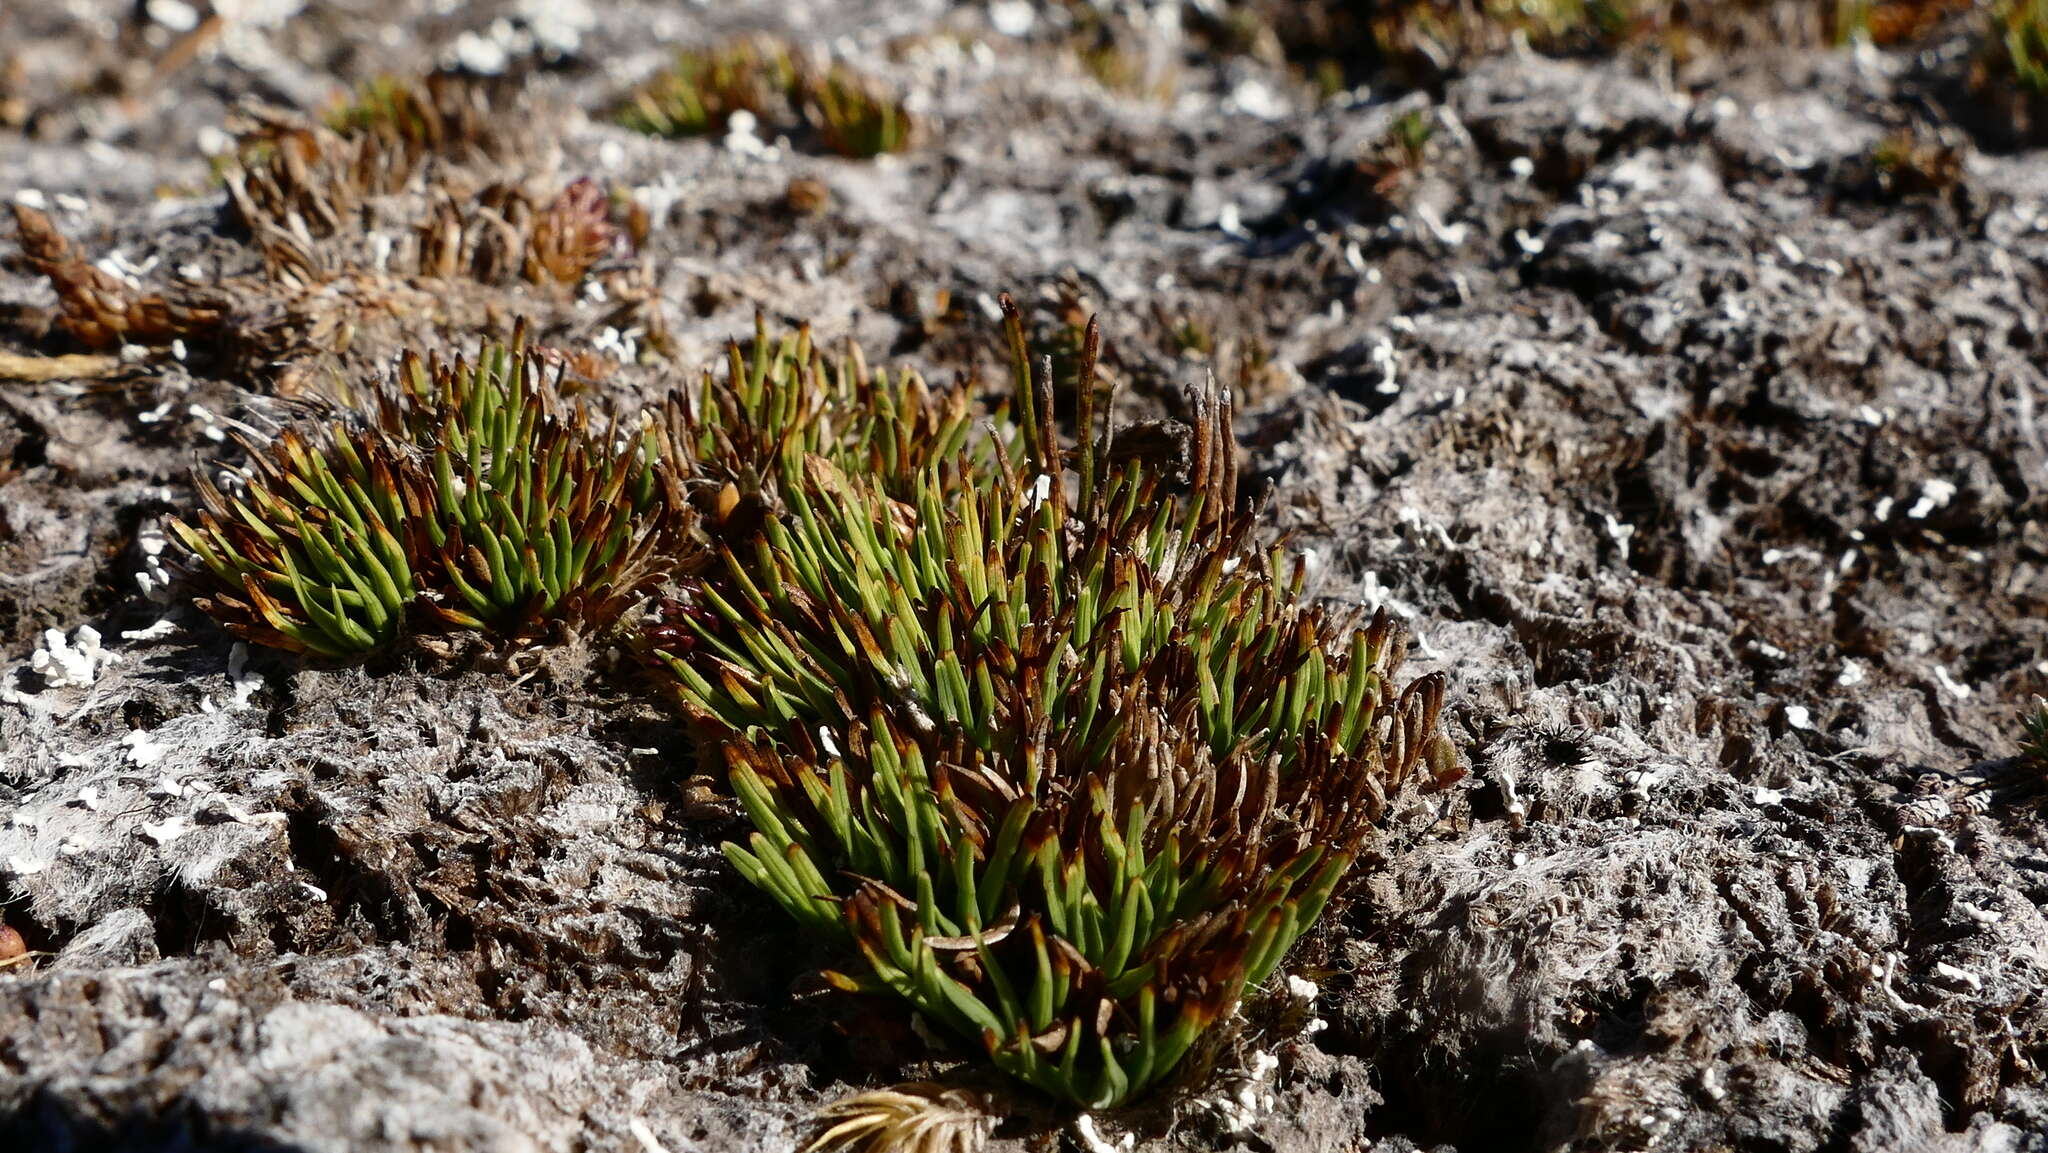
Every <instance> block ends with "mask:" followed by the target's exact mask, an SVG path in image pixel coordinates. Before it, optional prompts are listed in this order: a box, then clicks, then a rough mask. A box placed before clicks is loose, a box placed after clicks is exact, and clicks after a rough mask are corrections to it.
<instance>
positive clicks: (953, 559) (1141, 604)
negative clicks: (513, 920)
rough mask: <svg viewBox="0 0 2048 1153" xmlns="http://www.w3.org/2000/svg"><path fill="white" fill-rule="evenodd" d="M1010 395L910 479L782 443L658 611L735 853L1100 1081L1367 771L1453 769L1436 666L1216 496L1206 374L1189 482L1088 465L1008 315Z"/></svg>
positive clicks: (1268, 944)
mask: <svg viewBox="0 0 2048 1153" xmlns="http://www.w3.org/2000/svg"><path fill="white" fill-rule="evenodd" d="M1009 333H1010V340H1011V351H1012V375H1013V383H1014V389H1013V393H1014V411H1015V414H1016V416H1015V419H1014V420H1011V419H1009V418H1008V417H1007V416H1005V417H1004V418H1003V419H1001V420H999V421H998V422H997V424H996V426H995V429H994V432H993V433H992V434H991V435H990V436H989V437H987V438H986V441H985V442H984V443H981V444H979V445H976V446H974V447H973V448H970V446H969V445H968V444H962V445H960V446H959V447H958V448H956V449H954V450H952V451H948V452H934V453H931V454H929V459H928V463H926V464H925V465H924V467H923V468H922V469H921V470H920V471H919V472H918V473H917V474H916V475H915V477H914V478H913V479H912V483H910V484H909V485H908V486H907V488H906V487H901V486H900V481H901V479H902V478H901V477H900V476H899V477H897V478H896V480H897V481H898V482H899V485H898V486H897V487H895V488H894V489H893V490H892V486H891V485H890V484H887V483H884V481H883V478H880V477H877V476H875V475H871V474H869V473H868V472H866V471H864V470H863V469H861V468H859V467H855V466H851V465H850V464H849V462H848V461H847V460H846V459H843V458H842V460H839V461H834V460H830V459H827V458H825V457H822V456H817V455H809V456H806V457H805V458H804V459H803V461H802V465H801V467H800V468H799V467H797V465H796V462H795V460H794V459H793V458H788V459H785V461H784V463H785V465H786V466H787V467H786V470H785V473H784V475H783V476H782V477H781V478H780V485H781V500H782V505H783V508H784V510H785V512H786V515H784V516H781V517H778V518H770V519H768V520H766V521H765V522H764V523H763V524H762V526H761V528H760V531H759V532H758V534H757V535H755V536H754V537H753V538H752V539H751V540H750V541H747V542H743V543H742V542H730V543H721V544H720V545H719V546H718V557H719V560H718V563H717V564H716V565H714V566H713V567H712V569H711V570H710V571H709V572H708V573H706V574H705V576H704V577H703V578H702V580H701V581H699V582H697V583H695V584H693V585H692V586H691V587H690V588H689V589H688V590H687V591H686V594H685V596H684V597H683V598H682V599H681V600H679V601H677V602H675V603H672V604H671V605H670V606H669V609H668V612H667V614H666V617H665V619H664V620H663V622H662V623H661V625H660V626H659V630H658V634H657V640H658V642H660V643H664V644H666V645H667V646H668V651H669V655H668V660H667V664H668V666H669V667H670V668H671V670H672V671H673V673H674V675H675V678H676V686H677V694H678V697H679V700H680V702H681V704H682V707H683V708H684V710H685V712H686V713H687V714H688V715H689V716H690V718H691V719H692V720H693V722H694V723H695V725H696V727H697V729H698V731H699V732H700V734H701V735H702V736H703V737H704V738H705V748H706V749H707V750H709V751H710V755H711V756H712V757H713V758H714V759H715V760H717V761H719V762H722V764H723V767H724V768H725V769H726V771H727V772H728V774H729V776H730V779H731V781H732V784H733V787H734V790H735V792H736V793H737V794H738V795H739V797H740V799H741V801H742V802H743V803H744V805H745V807H746V810H747V813H748V815H749V816H750V818H751V819H752V822H753V824H754V826H755V833H754V835H753V836H752V837H751V838H750V839H749V841H748V842H747V843H746V844H744V845H730V846H728V848H727V853H728V856H729V857H730V858H731V860H732V861H733V863H734V865H735V866H736V867H737V868H738V869H739V870H740V872H741V873H742V874H743V875H745V876H746V877H747V878H748V879H749V880H750V881H751V882H753V883H754V884H755V885H757V886H758V887H760V888H761V889H763V890H764V891H765V892H767V893H768V894H769V895H770V896H771V897H772V898H774V899H775V900H776V901H777V902H778V903H779V904H781V905H782V906H783V907H784V908H785V909H786V910H787V911H788V912H789V913H790V914H791V915H792V916H794V917H796V918H797V919H798V920H799V921H800V922H802V923H803V924H805V925H806V926H808V927H811V928H814V929H816V930H818V931H819V932H820V933H821V934H824V935H826V936H827V937H828V939H834V940H838V941H840V942H842V943H843V945H845V946H846V947H848V951H849V954H850V956H851V957H852V958H854V959H856V960H857V962H858V963H857V964H854V965H850V966H847V967H846V968H845V969H844V970H842V971H840V972H837V973H835V974H834V976H833V980H834V982H835V983H836V984H838V985H839V986H840V987H842V988H844V989H848V990H855V991H864V992H886V993H890V994H894V995H897V996H900V997H902V998H904V999H906V1000H908V1001H909V1002H910V1003H911V1004H913V1005H914V1006H916V1007H917V1009H918V1010H919V1011H920V1012H922V1013H923V1014H925V1015H926V1016H927V1017H928V1018H930V1019H931V1020H933V1021H936V1022H938V1023H940V1024H942V1025H944V1026H946V1027H947V1028H948V1029H950V1030H951V1031H952V1032H953V1033H954V1034H955V1035H957V1036H961V1037H963V1038H965V1039H967V1040H968V1041H969V1042H971V1043H972V1044H974V1045H976V1046H977V1047H979V1048H980V1049H982V1050H983V1051H984V1052H985V1053H986V1054H987V1056H988V1057H989V1059H990V1060H991V1061H993V1062H994V1063H995V1064H996V1065H997V1066H998V1067H1000V1068H1002V1069H1004V1070H1005V1071H1007V1072H1008V1073H1010V1074H1012V1075H1013V1076H1015V1077H1017V1078H1019V1079H1021V1080H1023V1081H1026V1082H1028V1083H1030V1084H1033V1085H1035V1086H1038V1087H1039V1088H1041V1089H1043V1090H1045V1091H1046V1092H1048V1093H1050V1094H1052V1095H1053V1096H1055V1097H1058V1098H1061V1099H1064V1100H1067V1101H1071V1102H1075V1103H1078V1104H1082V1105H1086V1106H1090V1107H1108V1106H1114V1105H1118V1104H1122V1103H1124V1102H1126V1101H1128V1100H1130V1099H1131V1098H1133V1097H1134V1096H1136V1095H1138V1094H1140V1093H1142V1092H1143V1091H1145V1090H1146V1089H1147V1088H1149V1087H1151V1086H1153V1085H1155V1084H1156V1083H1158V1082H1159V1081H1160V1080H1161V1079H1163V1078H1165V1077H1166V1076H1168V1075H1169V1074H1170V1073H1171V1072H1172V1071H1173V1069H1174V1067H1175V1066H1176V1064H1177V1063H1178V1062H1179V1061H1180V1060H1181V1058H1182V1057H1184V1056H1185V1055H1186V1053H1187V1052H1188V1051H1189V1050H1190V1048H1191V1047H1192V1046H1193V1045H1195V1043H1196V1042H1197V1041H1198V1040H1199V1039H1200V1038H1201V1037H1202V1036H1203V1034H1204V1033H1205V1032H1206V1031H1208V1030H1209V1029H1210V1027H1211V1026H1213V1025H1214V1024H1215V1023H1216V1022H1218V1021H1220V1020H1222V1019H1224V1018H1226V1017H1227V1016H1228V1015H1229V1014H1230V1012H1231V1011H1232V1010H1233V1009H1234V1007H1235V1006H1236V1004H1237V1002H1238V1001H1239V999H1240V998H1241V997H1242V996H1244V994H1245V992H1246V991H1247V990H1248V989H1250V988H1255V987H1257V986H1258V985H1259V984H1260V983H1262V982H1263V981H1265V980H1266V979H1267V977H1269V976H1270V975H1271V974H1272V973H1273V972H1274V970H1275V968H1276V967H1277V966H1278V964H1279V962H1280V961H1281V959H1282V958H1283V957H1284V955H1285V954H1286V952H1287V949H1288V948H1289V946H1291V945H1292V944H1293V943H1294V941H1295V940H1296V939H1298V937H1299V936H1300V935H1301V933H1302V932H1304V931H1305V930H1306V929H1307V928H1308V927H1309V925H1310V924H1311V923H1312V922H1313V921H1314V920H1315V918H1316V916H1317V915H1318V913H1319V912H1320V911H1321V909H1322V908H1323V906H1324V904H1325V903H1326V902H1327V901H1328V900H1329V898H1330V897H1331V896H1332V894H1333V893H1334V892H1335V891H1336V890H1337V889H1338V887H1339V885H1340V884H1341V882H1342V880H1343V877H1344V874H1345V872H1346V870H1347V869H1348V868H1349V866H1350V865H1351V863H1352V862H1353V861H1354V860H1355V859H1356V857H1357V854H1358V853H1359V851H1360V848H1361V846H1362V845H1363V843H1364V841H1365V839H1366V838H1367V836H1368V835H1369V834H1370V832H1371V830H1372V828H1373V827H1374V825H1375V824H1376V823H1377V822H1378V821H1379V820H1380V819H1381V818H1382V817H1383V816H1384V814H1385V812H1386V809H1387V804H1388V800H1389V797H1390V796H1391V794H1393V793H1394V792H1395V791H1396V790H1397V789H1398V788H1399V787H1400V786H1401V785H1402V784H1404V783H1405V782H1407V781H1408V780H1410V779H1411V778H1414V777H1418V776H1421V777H1428V778H1438V777H1444V776H1449V775H1451V774H1453V773H1454V772H1455V758H1454V755H1453V754H1452V753H1451V750H1450V748H1449V745H1448V744H1447V742H1445V741H1444V739H1443V738H1442V736H1441V735H1440V734H1439V733H1438V730H1437V713H1438V709H1439V707H1440V704H1441V700H1442V684H1441V681H1440V679H1438V678H1436V677H1426V678H1423V679H1421V680H1418V681H1415V682H1413V683H1411V684H1410V685H1409V686H1408V687H1407V688H1406V689H1404V690H1399V691H1397V690H1396V687H1395V684H1394V677H1395V673H1396V670H1397V668H1398V666H1399V664H1400V663H1401V658H1402V651H1403V642H1402V640H1401V638H1400V637H1399V636H1397V634H1396V632H1395V630H1394V628H1393V627H1392V625H1391V624H1390V622H1389V621H1388V620H1387V619H1386V618H1385V617H1384V616H1383V615H1382V616H1377V617H1375V618H1374V619H1373V620H1371V621H1370V622H1365V621H1361V620H1358V619H1355V618H1354V617H1352V616H1349V615H1344V614H1336V613H1333V612H1331V611H1329V610H1327V609H1325V608H1322V607H1319V606H1315V605H1311V604H1309V603H1307V602H1306V601H1305V600H1303V598H1302V596H1301V583H1302V568H1301V565H1300V563H1299V561H1290V560H1289V559H1288V558H1287V557H1286V556H1285V554H1284V553H1281V552H1277V551H1269V550H1265V549H1262V548H1260V547H1259V546H1258V545H1257V543H1256V541H1255V539H1254V537H1255V528H1256V526H1255V524H1254V522H1253V519H1252V518H1251V517H1250V516H1249V515H1248V514H1246V513H1245V512H1244V511H1243V510H1242V509H1240V508H1238V507H1237V505H1236V502H1235V493H1234V487H1235V466H1234V447H1233V446H1232V445H1231V443H1230V440H1229V434H1228V404H1227V399H1226V398H1224V397H1221V396H1217V395H1211V396H1209V397H1207V398H1206V403H1204V404H1201V405H1198V409H1199V411H1201V412H1203V413H1204V414H1205V418H1204V423H1203V424H1202V426H1201V427H1198V428H1197V429H1196V435H1195V436H1194V438H1193V444H1194V454H1193V455H1194V461H1193V463H1192V465H1191V468H1190V471H1191V473H1192V477H1191V483H1190V484H1189V485H1188V486H1187V490H1186V491H1180V490H1177V489H1176V488H1175V487H1174V486H1173V485H1171V484H1169V483H1168V481H1167V479H1166V478H1165V477H1163V476H1162V475H1160V474H1159V472H1158V470H1156V469H1154V468H1152V467H1150V466H1147V465H1144V464H1139V463H1130V464H1124V465H1120V466H1116V467H1106V466H1105V467H1098V462H1105V461H1107V460H1109V459H1110V457H1111V455H1112V454H1111V452H1110V449H1111V447H1112V446H1111V444H1110V440H1111V437H1110V434H1109V433H1108V431H1107V430H1105V431H1104V434H1103V438H1102V443H1100V444H1098V443H1096V442H1095V440H1094V437H1093V428H1092V426H1093V423H1094V422H1093V419H1092V413H1091V412H1090V410H1091V408H1092V406H1093V399H1094V398H1093V393H1094V371H1093V364H1094V359H1095V357H1094V352H1095V347H1096V344H1095V339H1094V337H1093V334H1092V333H1091V334H1090V337H1089V340H1088V345H1087V350H1086V352H1085V353H1084V357H1083V366H1082V369H1081V374H1080V387H1079V389H1078V395H1079V396H1080V398H1081V406H1082V414H1081V420H1080V427H1081V428H1082V430H1083V432H1082V444H1081V447H1080V449H1079V451H1078V452H1077V453H1073V454H1069V453H1065V452H1063V451H1062V450H1061V448H1060V446H1059V443H1058V440H1057V434H1056V431H1055V426H1054V422H1053V419H1052V412H1051V408H1052V399H1053V388H1052V384H1051V380H1052V374H1051V371H1050V368H1049V366H1046V365H1044V363H1043V362H1041V364H1040V366H1039V367H1038V368H1036V369H1034V367H1033V365H1032V363H1031V358H1030V357H1029V355H1028V353H1027V351H1026V349H1025V346H1024V338H1023V335H1022V329H1021V324H1020V322H1019V321H1018V319H1017V316H1016V314H1015V312H1014V310H1011V312H1010V316H1009Z"/></svg>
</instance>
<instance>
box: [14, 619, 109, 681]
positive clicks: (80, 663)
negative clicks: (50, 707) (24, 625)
mask: <svg viewBox="0 0 2048 1153" xmlns="http://www.w3.org/2000/svg"><path fill="white" fill-rule="evenodd" d="M120 659H121V658H120V657H119V656H117V655H115V654H114V653H111V652H108V651H107V650H106V649H105V648H104V647H102V646H101V644H100V633H99V630H98V629H96V628H93V627H92V626H91V625H80V626H78V628H77V629H76V630H74V631H73V632H72V634H71V636H70V637H69V638H68V639H67V638H66V637H65V636H64V631H63V630H62V629H45V630H43V643H42V644H41V646H39V647H38V648H37V649H36V651H35V655H34V656H32V657H30V658H29V668H31V669H33V670H34V671H36V672H37V673H40V674H41V675H42V677H43V683H44V684H46V685H48V686H49V687H51V688H65V687H68V686H73V685H79V686H89V685H91V684H92V683H93V682H94V681H96V680H98V679H99V676H100V672H101V670H103V669H105V668H106V667H107V666H108V665H111V664H117V663H119V661H120Z"/></svg>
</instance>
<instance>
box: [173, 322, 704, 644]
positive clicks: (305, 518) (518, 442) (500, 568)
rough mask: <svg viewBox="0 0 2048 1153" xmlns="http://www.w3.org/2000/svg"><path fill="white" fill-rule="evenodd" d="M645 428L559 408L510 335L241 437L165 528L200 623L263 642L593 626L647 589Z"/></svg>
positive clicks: (668, 532) (648, 437)
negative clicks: (366, 395)
mask: <svg viewBox="0 0 2048 1153" xmlns="http://www.w3.org/2000/svg"><path fill="white" fill-rule="evenodd" d="M641 425H642V426H641V427H630V426H625V425H622V424H621V423H620V422H618V421H616V420H612V419H603V418H598V417H595V416H594V415H593V414H592V413H591V411H590V410H589V409H588V408H587V407H586V406H584V405H581V404H570V403H569V402H567V401H565V400H564V399H563V398H562V397H561V395H560V393H559V391H558V390H557V388H556V381H555V380H554V379H551V378H550V376H549V374H548V370H547V367H546V362H545V360H544V359H543V358H542V357H541V356H540V355H539V354H537V353H535V352H533V351H531V350H528V349H526V348H525V347H524V338H523V335H521V336H517V337H515V338H514V341H513V343H512V344H511V345H509V346H508V345H501V344H491V345H486V346H485V347H484V348H483V349H482V351H481V353H480V355H479V356H478V358H477V360H476V361H475V363H470V362H469V361H467V360H464V359H457V360H456V361H454V362H453V363H443V362H441V361H440V360H438V359H434V360H422V359H421V358H420V357H418V356H416V355H412V354H407V355H406V357H405V358H404V359H403V361H402V362H401V364H400V367H399V373H398V379H397V382H396V383H395V384H394V385H392V386H389V387H387V388H386V389H384V390H382V391H381V392H380V393H379V394H378V397H377V401H376V404H375V405H374V409H373V411H371V412H369V413H353V412H340V413H335V414H329V415H326V416H323V417H320V418H318V419H314V420H307V421H303V422H300V423H299V424H296V425H293V426H290V427H287V428H285V429H284V430H283V431H282V432H281V433H279V434H278V435H277V436H276V437H275V438H273V439H271V440H270V441H269V442H267V443H255V442H253V441H250V440H246V439H245V440H244V441H243V447H244V449H245V450H246V451H247V454H248V460H247V463H246V464H244V465H242V466H241V467H239V468H235V469H231V470H229V473H228V475H229V477H230V483H229V484H228V485H227V486H226V487H225V488H223V487H222V486H220V485H217V484H215V483H214V482H213V481H212V480H211V479H210V478H208V477H207V476H205V475H203V474H202V475H199V476H197V477H195V482H196V484H197V486H198V489H199V493H200V498H201V507H200V508H199V510H198V511H197V513H196V514H195V515H194V516H193V517H192V518H191V519H190V521H186V520H174V521H172V522H171V529H172V531H173V532H174V533H175V535H176V536H177V538H178V539H179V541H180V542H182V543H183V545H184V546H185V548H186V550H187V551H188V552H189V554H190V561H189V563H188V565H187V567H188V569H189V570H190V571H191V573H192V575H193V576H194V578H195V579H197V580H198V581H199V582H200V584H201V585H202V591H201V593H200V595H199V596H198V598H197V603H198V604H199V606H200V607H201V608H202V609H204V610H205V611H206V612H208V613H209V614H210V615H212V616H213V617H214V618H215V619H217V620H219V621H220V622H221V623H222V624H223V625H224V626H225V627H226V628H227V629H228V630H229V631H231V632H233V633H235V634H236V635H238V636H241V637H243V638H244V639H246V640H249V641H252V642H255V643H258V644H264V645H269V646H272V647H276V648H282V649H288V650H292V651H298V652H307V653H311V654H314V655H317V656H324V657H346V656H353V655H358V654H362V653H366V652H370V651H372V650H375V649H378V648H381V647H383V646H385V645H388V644H389V643H391V642H392V641H393V640H395V639H397V638H398V637H399V636H400V635H401V634H402V633H403V632H405V631H406V630H407V629H408V628H416V629H421V630H425V631H449V630H478V631H481V632H485V633H488V634H490V635H492V636H493V637H495V638H498V639H500V640H504V641H509V642H528V641H532V640H535V639H537V638H539V637H540V636H541V635H543V634H544V633H545V632H546V631H547V630H548V629H549V628H550V627H551V626H554V625H557V624H559V625H562V626H588V627H603V626H604V625H607V624H609V623H611V622H612V621H614V620H616V619H617V618H618V617H619V615H620V614H621V613H622V612H624V611H625V610H626V608H628V607H629V606H630V605H631V604H632V603H634V602H635V601H636V600H638V599H639V598H640V597H641V596H642V595H643V594H644V593H645V591H646V590H647V589H648V588H649V587H650V586H651V585H652V584H653V582H654V581H655V580H656V579H658V578H659V576H660V575H661V572H662V568H663V560H662V557H663V554H664V551H665V550H666V548H667V547H668V545H669V543H670V542H671V540H672V525H673V524H674V523H675V522H676V518H675V516H674V511H675V510H674V509H673V507H672V505H671V503H670V501H669V499H668V494H667V493H666V491H665V488H664V481H663V469H664V467H665V466H664V465H663V464H662V463H661V454H660V444H661V442H660V438H659V436H658V433H657V430H655V429H654V428H653V427H652V426H651V425H649V424H647V422H641Z"/></svg>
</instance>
